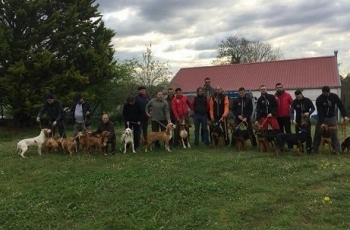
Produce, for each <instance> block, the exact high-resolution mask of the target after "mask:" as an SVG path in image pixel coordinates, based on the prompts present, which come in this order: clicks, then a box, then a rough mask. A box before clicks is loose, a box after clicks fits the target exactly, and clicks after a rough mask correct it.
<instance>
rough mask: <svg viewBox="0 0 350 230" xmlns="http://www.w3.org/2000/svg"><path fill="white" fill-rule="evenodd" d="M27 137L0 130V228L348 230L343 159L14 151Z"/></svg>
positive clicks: (349, 173) (348, 173)
mask: <svg viewBox="0 0 350 230" xmlns="http://www.w3.org/2000/svg"><path fill="white" fill-rule="evenodd" d="M68 130H71V128H68ZM36 135H38V130H35V131H33V130H21V131H19V130H17V131H9V130H8V129H4V128H1V129H0V156H1V167H0V180H1V184H0V229H16V230H17V229H84V230H86V229H218V230H219V229H327V230H328V229H350V222H349V216H350V199H349V191H350V183H349V180H350V167H349V165H350V154H349V153H342V154H341V155H340V156H336V155H332V156H329V155H328V154H326V153H324V154H322V155H310V156H308V155H303V156H301V157H297V156H295V155H294V154H293V153H281V157H280V158H279V159H278V158H276V157H275V156H274V154H273V153H260V152H255V151H248V152H237V151H236V150H235V149H232V148H224V149H220V150H213V149H212V148H208V147H204V146H199V147H192V148H191V149H182V148H176V149H173V152H172V153H167V152H165V151H164V150H163V149H161V150H157V151H153V152H148V153H145V152H143V151H139V152H138V153H136V154H131V153H130V152H129V153H128V154H126V155H121V154H120V153H118V154H117V155H116V156H98V155H97V154H95V155H85V154H82V153H80V154H78V155H75V156H73V157H69V156H68V155H64V154H63V153H55V154H43V155H42V156H39V155H38V154H37V153H36V149H35V148H31V149H29V150H28V152H27V154H26V156H27V157H28V158H27V159H23V158H21V157H20V156H19V155H18V154H16V153H15V152H16V151H15V148H16V143H17V142H18V141H19V140H20V139H22V138H24V137H32V136H36ZM118 136H119V137H120V135H118ZM118 148H119V145H118Z"/></svg>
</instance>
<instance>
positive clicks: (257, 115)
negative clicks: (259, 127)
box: [255, 98, 261, 121]
mask: <svg viewBox="0 0 350 230" xmlns="http://www.w3.org/2000/svg"><path fill="white" fill-rule="evenodd" d="M260 116H261V102H260V98H259V99H258V100H257V102H256V118H255V119H256V120H257V121H259V120H260Z"/></svg>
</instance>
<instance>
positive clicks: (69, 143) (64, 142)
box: [59, 137, 78, 156]
mask: <svg viewBox="0 0 350 230" xmlns="http://www.w3.org/2000/svg"><path fill="white" fill-rule="evenodd" d="M59 143H60V144H61V148H62V150H63V152H64V153H66V152H69V155H70V156H72V155H73V152H77V151H78V149H77V142H76V140H75V139H74V137H67V138H61V139H59Z"/></svg>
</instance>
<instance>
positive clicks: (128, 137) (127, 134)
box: [120, 128, 135, 153]
mask: <svg viewBox="0 0 350 230" xmlns="http://www.w3.org/2000/svg"><path fill="white" fill-rule="evenodd" d="M120 143H121V147H122V146H124V153H126V148H127V145H128V144H130V145H131V148H132V152H133V153H135V148H134V135H133V132H132V130H131V129H130V128H126V129H125V131H124V133H123V134H122V136H121V138H120ZM121 147H120V151H123V150H122V148H121Z"/></svg>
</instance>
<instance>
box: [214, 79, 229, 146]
mask: <svg viewBox="0 0 350 230" xmlns="http://www.w3.org/2000/svg"><path fill="white" fill-rule="evenodd" d="M229 104H230V101H229V99H228V96H227V95H224V94H223V93H222V88H221V86H216V87H215V94H214V96H212V97H211V98H210V102H209V114H210V119H211V120H212V121H213V122H214V123H215V122H218V123H220V124H221V127H222V129H223V132H224V135H225V145H226V146H228V145H229V143H230V138H229V136H228V130H227V115H228V113H229Z"/></svg>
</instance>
